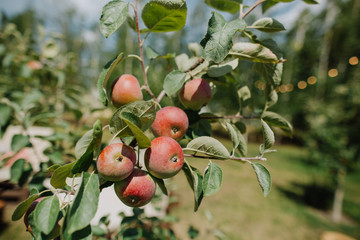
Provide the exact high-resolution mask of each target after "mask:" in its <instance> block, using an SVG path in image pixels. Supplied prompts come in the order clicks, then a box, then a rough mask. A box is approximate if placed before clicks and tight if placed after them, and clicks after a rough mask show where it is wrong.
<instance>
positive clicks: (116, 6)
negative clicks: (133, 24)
mask: <svg viewBox="0 0 360 240" xmlns="http://www.w3.org/2000/svg"><path fill="white" fill-rule="evenodd" d="M128 11H129V3H126V2H123V1H119V0H113V1H111V2H109V3H107V4H106V5H105V6H104V7H103V9H102V14H101V17H100V32H101V33H102V35H104V37H106V38H108V37H109V36H110V35H111V34H113V33H114V32H116V30H118V29H119V27H120V26H121V25H122V24H123V23H124V22H125V20H126V19H127V15H128Z"/></svg>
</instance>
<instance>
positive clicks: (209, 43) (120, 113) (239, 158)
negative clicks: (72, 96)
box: [3, 0, 292, 239]
mask: <svg viewBox="0 0 360 240" xmlns="http://www.w3.org/2000/svg"><path fill="white" fill-rule="evenodd" d="M226 2H227V3H228V4H237V5H238V6H239V9H238V10H237V11H232V13H233V14H239V18H235V19H234V20H230V21H227V20H226V19H225V18H224V17H223V16H222V15H221V14H220V13H218V12H213V13H212V16H211V17H210V20H209V22H208V29H207V33H206V35H205V36H204V38H203V39H202V40H201V42H200V43H196V44H195V43H193V44H192V45H189V51H190V52H191V50H194V49H199V50H200V51H193V52H194V53H195V54H194V56H192V57H189V56H188V55H187V54H185V53H182V54H179V55H177V54H167V55H165V56H162V55H160V54H158V53H157V52H156V49H152V48H150V47H148V48H147V51H146V52H147V54H148V55H149V56H147V57H148V59H147V60H148V61H149V62H150V63H149V66H147V65H146V63H147V62H146V61H145V57H144V49H143V48H144V43H145V41H146V40H147V38H148V37H149V35H150V34H153V33H157V32H172V31H178V30H180V29H182V28H183V27H184V25H185V20H186V16H187V5H186V1H185V0H170V1H163V0H150V1H149V2H147V3H145V5H144V6H143V8H142V13H141V15H140V14H139V13H138V1H137V0H134V1H133V2H131V3H128V2H124V1H120V0H114V1H111V2H109V3H108V4H106V5H105V6H104V8H103V11H102V16H101V17H100V30H101V32H102V34H103V35H104V37H106V38H108V37H109V36H111V35H112V34H113V33H114V32H116V31H117V29H119V28H120V27H121V25H123V24H125V23H126V22H127V23H128V24H129V27H130V28H132V29H134V30H135V33H136V35H137V38H138V46H139V55H136V54H134V53H131V54H126V53H118V54H116V56H115V58H114V59H112V60H110V61H109V62H108V63H107V64H106V65H105V66H104V68H103V69H102V71H101V73H100V76H99V78H98V84H97V90H98V93H99V97H100V100H101V102H102V103H103V104H104V106H105V107H107V108H109V109H111V110H113V115H112V117H111V118H110V119H109V120H108V121H107V123H106V124H107V125H105V126H104V127H103V125H102V123H101V122H100V121H96V122H95V124H94V125H93V128H92V129H90V130H89V131H88V132H86V133H85V134H84V135H83V136H82V137H81V138H80V139H79V141H78V142H77V144H76V147H75V154H74V155H73V156H74V159H75V161H72V162H70V163H66V164H64V163H65V162H63V163H60V164H57V163H55V162H54V164H55V165H53V166H52V167H51V168H50V169H49V170H50V171H51V172H53V174H52V176H51V180H50V183H51V184H52V186H53V187H54V189H49V190H45V191H42V192H40V193H36V195H35V196H40V195H43V194H44V193H47V192H51V193H52V194H53V195H51V196H47V197H46V198H45V200H42V202H41V204H39V205H38V206H37V208H36V210H35V211H34V213H31V214H30V215H29V223H30V226H31V228H32V234H33V236H35V238H44V239H46V238H48V237H49V236H48V235H49V233H51V232H52V231H53V230H54V229H55V227H56V224H54V222H55V223H56V221H59V220H62V221H61V223H62V226H61V229H60V233H59V234H60V236H61V238H63V239H91V237H92V236H93V235H97V234H98V236H104V235H105V234H106V233H104V231H103V232H101V229H100V228H97V227H92V226H90V221H91V219H92V218H93V217H94V214H95V212H96V209H97V204H98V198H99V195H100V192H101V189H102V188H104V187H108V186H110V185H112V184H113V182H111V181H106V180H105V179H103V178H101V177H100V176H99V175H98V173H97V170H96V164H95V161H96V160H97V159H98V155H99V154H100V150H101V148H102V141H103V133H104V132H105V131H107V129H108V130H109V132H110V134H111V135H112V137H113V138H112V140H115V139H118V140H120V141H122V142H123V143H124V144H126V145H129V146H131V147H132V148H133V149H134V150H136V151H137V152H138V159H137V164H136V167H137V168H141V166H140V159H139V158H140V154H139V153H140V151H143V150H144V149H146V148H147V147H149V146H150V144H151V139H152V138H153V135H152V133H151V131H150V130H151V125H152V123H153V121H154V119H155V117H156V111H157V110H158V109H159V108H162V107H165V106H168V105H172V106H177V107H179V108H182V109H184V110H185V112H186V114H187V116H188V118H189V122H190V126H189V128H188V131H187V133H186V135H185V137H184V138H183V139H182V140H181V141H180V144H181V146H182V147H183V151H184V153H185V154H184V156H185V158H196V159H207V160H209V164H208V165H207V167H206V168H205V169H204V171H200V170H199V169H197V168H195V167H194V166H192V165H190V164H189V162H188V161H186V160H185V163H184V165H183V168H182V170H183V172H184V174H185V176H186V179H187V180H188V183H189V186H190V188H191V189H192V190H193V193H194V211H197V210H198V209H199V207H200V205H201V202H202V201H203V200H204V198H205V197H208V196H210V195H212V194H215V193H216V192H217V191H219V189H220V187H221V185H222V178H223V174H225V173H223V172H222V170H221V168H220V166H219V165H218V164H216V163H215V161H236V162H241V163H249V164H251V166H252V167H253V169H254V172H255V174H254V176H256V177H257V179H258V182H259V184H260V187H261V189H262V190H263V193H264V196H266V195H267V194H268V193H269V191H270V188H271V177H270V173H269V171H268V170H267V169H266V167H265V166H264V165H262V164H260V163H257V162H256V161H265V160H266V157H265V156H266V154H267V153H269V152H273V151H274V149H272V147H273V146H274V143H275V135H274V132H273V129H272V128H273V127H280V128H281V129H282V130H284V132H285V133H286V134H290V135H291V132H292V127H291V125H290V123H289V122H288V121H287V120H285V118H283V117H282V116H280V115H279V114H277V113H275V112H272V111H269V108H270V107H272V106H273V105H275V104H276V102H277V93H276V90H275V89H276V88H277V87H278V86H279V84H280V82H281V78H282V69H283V62H284V61H285V60H284V59H283V57H282V54H281V52H280V51H279V48H278V46H277V44H276V43H275V41H274V40H272V39H261V40H260V39H258V38H257V36H256V35H255V32H254V31H253V30H252V29H256V30H259V31H262V32H265V33H267V32H278V31H282V30H284V27H283V26H282V24H281V23H280V22H278V21H277V20H275V19H269V18H261V19H258V20H257V21H255V22H254V23H252V24H248V23H247V22H246V21H245V19H244V18H245V17H246V16H247V15H248V14H249V13H250V12H251V11H252V10H253V9H254V8H255V7H256V6H257V5H259V4H260V3H262V2H263V1H258V2H256V3H255V4H254V5H253V6H252V7H250V8H249V9H248V10H247V11H246V12H245V13H243V5H242V3H239V2H237V1H226ZM230 2H231V3H230ZM206 3H207V4H209V5H210V6H214V1H206ZM130 9H132V10H134V16H128V14H129V12H130ZM216 9H218V10H221V11H222V10H223V11H228V9H229V8H228V5H227V4H216ZM140 16H141V19H142V22H143V24H144V25H145V26H146V28H145V29H140V27H139V21H140ZM126 20H127V21H126ZM47 46H48V47H49V49H48V51H47V52H46V54H45V55H44V56H43V57H45V58H47V59H53V58H54V57H55V54H54V52H56V50H57V47H56V44H54V43H52V44H50V45H47ZM130 58H131V59H136V60H138V61H139V64H138V65H140V69H141V73H142V76H141V77H139V78H141V80H140V81H139V82H140V83H141V85H142V87H141V89H142V90H143V93H144V100H141V101H135V102H131V103H128V104H126V105H123V106H121V107H120V108H115V107H114V106H113V105H112V102H111V97H110V93H111V86H112V84H113V83H112V82H111V81H110V79H111V78H112V77H113V75H114V74H113V73H114V72H115V69H116V68H118V67H120V66H121V65H122V64H124V62H125V61H126V60H127V59H130ZM159 58H160V59H165V60H166V61H167V63H168V65H167V66H166V67H165V68H163V69H162V70H161V71H162V75H164V80H161V81H162V83H161V85H160V86H161V88H160V89H159V91H153V89H154V85H155V84H152V82H151V81H150V80H149V79H148V75H147V71H151V67H152V62H153V61H156V60H157V59H159ZM243 60H244V61H243ZM246 61H249V62H250V63H251V64H252V65H253V66H254V69H255V70H256V71H257V72H258V74H259V76H261V77H262V79H263V83H264V86H265V91H264V98H262V100H259V101H261V102H262V104H261V105H255V104H252V102H251V101H249V99H251V98H252V91H251V90H250V89H252V87H251V85H252V82H251V81H246V80H245V79H242V77H241V76H240V75H238V74H237V71H236V70H237V68H238V67H239V65H241V64H242V63H244V62H246ZM170 63H171V64H170ZM245 64H246V63H245ZM127 71H128V70H126V69H125V72H127ZM249 71H252V69H250V70H249ZM60 75H61V74H60ZM62 76H63V75H62ZM198 77H201V78H204V79H206V81H207V82H209V83H210V86H211V90H212V95H213V96H212V100H211V101H210V102H209V103H208V104H207V105H206V106H204V107H202V108H201V109H200V110H197V111H194V110H188V109H186V108H185V107H184V106H182V104H181V103H180V102H179V99H178V92H179V91H180V90H181V88H182V87H183V85H184V84H185V83H186V82H188V81H189V80H191V79H194V78H198ZM57 80H58V81H60V80H59V79H57ZM62 83H63V82H62ZM54 84H55V85H56V84H58V82H56V81H55V83H54ZM39 86H44V87H45V86H46V84H40V85H39ZM61 86H65V85H61ZM40 89H41V88H40ZM32 93H33V92H32ZM33 98H35V99H38V98H40V97H38V98H36V96H35V97H33ZM8 102H9V103H8V104H7V105H3V106H6V107H4V109H6V108H9V107H12V108H13V109H14V111H15V112H16V111H17V109H18V108H19V107H17V105H15V104H12V103H13V102H14V101H13V100H12V99H11V100H9V101H8ZM35 102H36V101H35ZM49 102H50V103H51V101H49ZM12 105H14V106H15V107H13V106H12ZM259 106H260V107H259ZM77 107H78V106H77ZM63 109H66V108H65V107H64V108H63ZM8 111H9V110H8V109H7V110H4V112H5V115H4V116H5V117H6V118H7V116H8V115H9V114H8ZM30 116H31V118H33V116H32V115H30ZM21 120H22V121H21V123H22V125H23V126H24V128H25V129H26V128H27V127H28V126H30V124H27V123H26V122H25V123H24V120H23V119H21ZM249 121H251V122H255V123H256V124H257V125H258V126H260V127H261V128H262V131H263V140H264V141H263V144H261V145H260V146H259V154H258V155H257V156H250V157H248V156H246V155H247V151H246V149H247V143H246V140H245V138H244V136H243V135H242V134H244V133H245V131H246V127H244V126H246V124H248V122H249ZM216 123H219V124H220V125H221V126H223V128H224V129H225V130H226V131H227V132H228V133H229V136H230V138H231V140H232V141H233V148H232V151H231V152H229V150H228V149H227V148H226V147H225V146H224V145H223V144H221V143H220V142H219V140H217V139H215V138H214V137H212V136H211V135H212V126H213V124H216ZM16 138H17V139H16V143H14V148H15V149H19V148H20V147H23V146H25V145H26V144H27V141H26V138H25V137H23V136H17V137H16ZM112 140H111V141H112ZM54 156H56V155H54ZM19 165H21V166H22V167H23V164H22V163H19ZM67 178H72V183H71V184H70V183H69V181H66V179H67ZM75 180H76V181H79V183H78V184H75ZM156 183H157V185H159V187H160V188H161V190H162V192H163V193H167V192H168V191H167V189H166V184H165V182H164V181H162V180H157V181H156ZM59 193H65V194H66V195H67V197H66V200H65V199H64V200H63V201H61V202H62V204H61V208H59V206H57V205H56V198H58V194H59ZM32 196H34V195H32ZM33 198H35V197H31V199H33ZM29 202H30V200H29V199H28V200H26V201H25V202H23V203H21V204H20V205H19V206H18V208H17V209H16V210H15V212H14V217H13V218H14V220H17V219H19V218H21V216H22V215H23V213H24V209H25V207H24V206H28V203H29ZM44 211H50V212H52V213H53V215H52V216H51V217H50V218H49V219H47V220H48V221H47V224H42V223H41V221H43V219H39V214H40V213H43V212H44ZM134 216H135V217H131V216H130V217H129V216H128V217H125V216H124V218H123V222H122V225H123V226H125V225H126V226H127V228H125V227H124V228H122V229H121V230H120V233H119V234H118V236H122V237H123V239H134V238H138V237H140V236H141V237H149V236H151V237H152V238H153V239H156V237H157V236H156V234H157V230H156V229H158V230H159V229H160V230H159V231H161V234H162V235H166V236H167V237H169V238H170V239H171V238H172V237H173V233H172V231H171V229H166V228H158V226H157V225H156V224H158V225H159V224H160V225H161V223H158V222H157V221H152V224H155V226H154V227H155V228H153V229H151V230H148V229H147V228H146V227H147V226H146V224H145V223H146V221H147V220H148V219H146V218H143V216H142V212H141V210H137V209H134ZM40 223H41V226H40V225H39V224H40ZM151 227H153V226H151ZM52 228H53V229H52ZM103 230H104V229H103ZM155 230H156V231H155ZM163 231H165V232H163ZM99 232H101V234H99ZM192 234H194V231H192Z"/></svg>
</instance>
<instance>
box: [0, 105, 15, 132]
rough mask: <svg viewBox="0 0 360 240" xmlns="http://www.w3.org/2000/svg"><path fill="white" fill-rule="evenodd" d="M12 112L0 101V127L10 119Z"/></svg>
mask: <svg viewBox="0 0 360 240" xmlns="http://www.w3.org/2000/svg"><path fill="white" fill-rule="evenodd" d="M11 114H12V108H11V107H9V106H8V105H5V104H1V103H0V127H3V126H5V124H6V123H7V122H8V121H9V120H10V117H11Z"/></svg>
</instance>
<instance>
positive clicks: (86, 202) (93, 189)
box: [66, 174, 100, 234]
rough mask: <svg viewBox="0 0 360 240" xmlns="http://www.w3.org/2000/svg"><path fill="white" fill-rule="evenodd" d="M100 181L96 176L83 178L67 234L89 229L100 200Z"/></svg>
mask: <svg viewBox="0 0 360 240" xmlns="http://www.w3.org/2000/svg"><path fill="white" fill-rule="evenodd" d="M99 194H100V190H99V180H98V177H97V175H96V174H91V175H90V177H88V176H87V174H84V175H83V176H82V180H81V185H80V187H79V190H78V192H77V193H76V196H75V199H74V201H73V204H72V205H71V209H70V216H71V217H70V218H69V222H68V228H67V229H66V230H67V233H68V234H72V233H74V232H76V231H78V230H81V229H83V228H85V227H87V226H88V225H89V224H90V221H91V219H92V218H93V217H94V216H95V213H96V210H97V206H98V200H99Z"/></svg>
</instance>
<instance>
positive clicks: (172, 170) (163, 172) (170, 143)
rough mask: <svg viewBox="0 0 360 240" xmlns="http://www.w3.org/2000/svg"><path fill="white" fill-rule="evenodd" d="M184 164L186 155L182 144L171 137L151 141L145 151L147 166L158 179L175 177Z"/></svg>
mask: <svg viewBox="0 0 360 240" xmlns="http://www.w3.org/2000/svg"><path fill="white" fill-rule="evenodd" d="M183 164H184V153H183V150H182V148H181V146H180V144H179V143H178V142H177V141H175V140H174V139H172V138H170V137H158V138H155V139H154V140H152V141H151V147H149V148H148V149H146V151H145V166H146V168H147V170H148V171H149V172H150V173H151V174H152V175H153V176H155V177H157V178H170V177H173V176H175V175H176V174H177V173H178V172H179V171H180V170H181V168H182V166H183Z"/></svg>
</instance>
